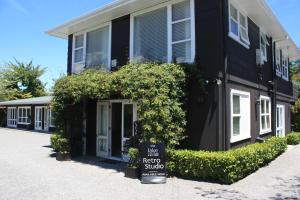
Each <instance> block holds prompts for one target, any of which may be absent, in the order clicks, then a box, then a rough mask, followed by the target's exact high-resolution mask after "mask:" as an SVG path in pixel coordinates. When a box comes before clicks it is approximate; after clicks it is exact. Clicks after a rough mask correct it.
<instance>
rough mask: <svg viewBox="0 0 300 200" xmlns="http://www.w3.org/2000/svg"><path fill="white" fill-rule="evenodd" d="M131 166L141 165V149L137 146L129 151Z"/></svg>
mask: <svg viewBox="0 0 300 200" xmlns="http://www.w3.org/2000/svg"><path fill="white" fill-rule="evenodd" d="M128 156H129V163H128V166H129V167H139V150H138V149H136V148H130V149H129V151H128Z"/></svg>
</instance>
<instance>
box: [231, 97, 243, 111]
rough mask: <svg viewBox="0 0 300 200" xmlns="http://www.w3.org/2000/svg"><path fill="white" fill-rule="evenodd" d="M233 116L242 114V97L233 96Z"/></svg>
mask: <svg viewBox="0 0 300 200" xmlns="http://www.w3.org/2000/svg"><path fill="white" fill-rule="evenodd" d="M232 105H233V114H240V113H241V111H240V96H237V95H233V96H232Z"/></svg>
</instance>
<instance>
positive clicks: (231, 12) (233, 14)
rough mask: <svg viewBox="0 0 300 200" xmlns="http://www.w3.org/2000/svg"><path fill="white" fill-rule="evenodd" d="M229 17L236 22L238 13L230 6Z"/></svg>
mask: <svg viewBox="0 0 300 200" xmlns="http://www.w3.org/2000/svg"><path fill="white" fill-rule="evenodd" d="M230 16H231V17H232V18H233V19H235V20H236V21H237V20H238V11H237V9H236V8H235V7H233V6H232V5H230Z"/></svg>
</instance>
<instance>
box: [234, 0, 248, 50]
mask: <svg viewBox="0 0 300 200" xmlns="http://www.w3.org/2000/svg"><path fill="white" fill-rule="evenodd" d="M229 36H230V37H231V38H233V39H234V40H236V41H237V42H239V43H241V44H242V45H243V46H245V47H247V48H249V45H250V40H249V35H248V18H247V16H246V15H244V14H243V13H242V12H241V11H239V10H238V9H237V7H236V6H234V5H233V4H232V3H230V6H229Z"/></svg>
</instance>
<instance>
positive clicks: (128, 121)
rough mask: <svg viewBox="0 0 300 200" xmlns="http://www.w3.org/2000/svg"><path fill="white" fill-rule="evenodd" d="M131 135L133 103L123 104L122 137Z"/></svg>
mask: <svg viewBox="0 0 300 200" xmlns="http://www.w3.org/2000/svg"><path fill="white" fill-rule="evenodd" d="M132 135H133V105H132V104H125V105H124V137H125V138H130V137H131V136H132Z"/></svg>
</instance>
